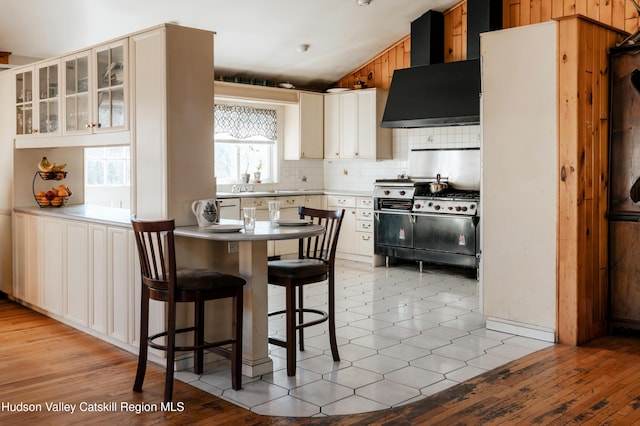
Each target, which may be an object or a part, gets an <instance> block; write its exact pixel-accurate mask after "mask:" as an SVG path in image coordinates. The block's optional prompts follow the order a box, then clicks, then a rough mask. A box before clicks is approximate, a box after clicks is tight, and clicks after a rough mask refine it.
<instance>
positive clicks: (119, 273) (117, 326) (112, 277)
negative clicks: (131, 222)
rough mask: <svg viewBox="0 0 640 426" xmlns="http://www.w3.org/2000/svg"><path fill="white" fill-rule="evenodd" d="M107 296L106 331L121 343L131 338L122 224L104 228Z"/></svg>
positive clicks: (125, 240) (128, 254)
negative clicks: (106, 254) (107, 314)
mask: <svg viewBox="0 0 640 426" xmlns="http://www.w3.org/2000/svg"><path fill="white" fill-rule="evenodd" d="M107 247H108V257H107V265H108V266H107V267H108V269H107V277H108V281H107V299H108V303H107V306H108V313H109V322H108V328H107V334H108V335H109V336H110V337H112V338H114V339H117V340H120V341H122V342H123V343H129V341H130V339H131V340H133V326H134V325H133V320H132V318H130V315H127V314H126V313H130V312H132V310H131V308H132V307H133V285H132V283H131V276H132V274H131V259H132V255H135V254H134V253H132V252H131V250H129V235H128V231H127V229H125V228H115V227H108V228H107Z"/></svg>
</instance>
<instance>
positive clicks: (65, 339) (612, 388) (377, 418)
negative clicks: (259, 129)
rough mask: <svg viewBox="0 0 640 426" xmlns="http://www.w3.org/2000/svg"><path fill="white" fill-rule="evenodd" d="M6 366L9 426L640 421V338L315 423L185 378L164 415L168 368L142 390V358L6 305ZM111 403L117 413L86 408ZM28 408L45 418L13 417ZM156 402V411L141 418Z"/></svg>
mask: <svg viewBox="0 0 640 426" xmlns="http://www.w3.org/2000/svg"><path fill="white" fill-rule="evenodd" d="M0 359H1V361H0V424H20V425H41V424H51V425H57V424H64V425H75V424H78V425H87V424H181V425H183V424H190V425H200V424H203V425H204V424H216V425H219V424H246V425H289V424H296V425H298V424H299V425H307V424H309V425H329V424H331V425H337V424H340V425H374V424H394V425H395V424H434V425H436V424H442V425H452V424H460V425H471V424H482V425H490V424H509V425H511V424H581V425H582V424H612V425H616V424H620V425H622V424H624V425H628V424H634V423H640V380H639V379H640V369H639V368H638V365H640V339H638V338H634V337H620V336H617V337H606V338H602V339H598V340H595V341H593V342H591V343H590V344H589V345H586V346H583V347H578V348H574V347H569V346H563V345H556V346H554V347H551V348H548V349H544V350H541V351H539V352H536V353H534V354H532V355H530V356H527V357H525V358H522V359H520V360H517V361H514V362H511V363H509V364H507V365H506V366H504V367H502V368H499V369H496V370H492V371H489V372H487V373H485V374H483V375H481V376H478V377H476V378H474V379H472V380H469V381H467V382H464V383H462V384H460V385H457V386H455V387H453V388H450V389H448V390H445V391H443V392H441V393H439V394H436V395H433V396H431V397H427V398H425V399H423V400H421V401H418V402H415V403H412V404H408V405H405V406H402V407H397V408H393V409H389V410H382V411H376V412H371V413H363V414H358V415H350V416H335V417H316V418H282V417H266V416H260V415H257V414H254V413H252V412H250V411H247V410H245V409H243V408H240V407H238V406H236V405H233V404H231V403H228V402H226V401H224V400H222V399H220V398H217V397H215V396H212V395H210V394H208V393H205V392H203V391H201V390H199V389H196V388H194V387H191V386H189V385H187V384H185V383H182V382H180V381H177V380H176V382H175V388H174V395H176V397H175V400H176V401H180V402H182V403H184V410H183V411H175V412H170V411H160V401H161V400H162V392H163V380H164V370H163V368H161V367H159V366H157V365H155V364H152V363H149V367H148V369H147V376H146V379H145V384H144V390H143V392H142V393H136V392H133V391H132V389H131V388H132V385H133V379H134V376H135V367H136V361H137V357H136V356H135V355H133V354H130V353H128V352H125V351H123V350H121V349H118V348H116V347H114V346H112V345H110V344H108V343H105V342H103V341H100V340H98V339H96V338H93V337H91V336H89V335H86V334H84V333H82V332H79V331H77V330H74V329H73V328H70V327H68V326H66V325H63V324H61V323H58V322H56V321H54V320H52V319H50V318H47V317H45V316H42V315H40V314H38V313H35V312H33V311H31V310H29V309H27V308H24V307H22V306H20V305H17V304H15V303H12V302H10V301H8V300H6V299H3V300H0ZM60 402H63V403H67V404H75V412H74V413H73V414H71V413H61V412H53V411H48V407H47V405H46V404H47V403H48V404H52V403H60ZM111 402H115V403H116V404H115V409H113V410H112V411H105V412H91V411H86V410H87V408H99V407H106V408H111V407H112V406H111V405H110V404H109V403H111ZM81 403H85V404H89V405H88V407H84V406H81V405H80V404H81ZM123 403H124V404H130V406H129V407H130V409H129V410H126V409H123V407H122V404H123ZM9 404H10V405H11V408H8V405H9ZM20 404H32V408H37V407H41V411H30V412H25V411H12V409H16V408H18V407H20ZM136 404H138V405H136ZM140 404H146V405H140ZM154 404H156V405H157V408H158V410H157V411H149V412H143V413H140V414H136V413H135V409H136V408H140V407H141V408H145V407H146V408H147V409H153V408H154V407H155V406H154ZM81 408H83V409H84V411H80V410H81ZM176 408H177V409H179V406H176Z"/></svg>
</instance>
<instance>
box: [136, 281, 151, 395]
mask: <svg viewBox="0 0 640 426" xmlns="http://www.w3.org/2000/svg"><path fill="white" fill-rule="evenodd" d="M148 336H149V289H148V288H147V286H146V285H143V286H142V295H141V297H140V350H139V352H138V369H137V371H136V380H135V383H134V384H133V390H134V391H136V392H141V391H142V383H143V382H144V375H145V372H146V371H147V352H148V350H149V344H148V340H147V338H148Z"/></svg>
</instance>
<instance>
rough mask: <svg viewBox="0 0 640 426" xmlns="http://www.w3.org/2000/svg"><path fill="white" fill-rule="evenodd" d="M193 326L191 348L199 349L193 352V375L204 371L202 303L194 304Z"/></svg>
mask: <svg viewBox="0 0 640 426" xmlns="http://www.w3.org/2000/svg"><path fill="white" fill-rule="evenodd" d="M194 308H195V315H194V319H193V322H194V325H195V327H196V329H195V330H194V332H193V346H195V347H196V348H199V349H194V351H193V371H194V373H195V374H202V370H203V369H204V349H202V345H203V344H204V302H202V301H200V302H196V303H195V307H194Z"/></svg>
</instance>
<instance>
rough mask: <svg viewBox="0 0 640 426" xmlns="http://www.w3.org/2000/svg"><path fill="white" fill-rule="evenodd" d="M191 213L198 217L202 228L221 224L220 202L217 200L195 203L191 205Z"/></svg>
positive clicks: (197, 201)
mask: <svg viewBox="0 0 640 426" xmlns="http://www.w3.org/2000/svg"><path fill="white" fill-rule="evenodd" d="M191 211H192V212H193V214H194V215H195V216H196V219H197V220H198V226H200V227H205V226H210V225H214V224H216V223H218V222H220V202H219V201H218V200H216V199H215V198H210V199H207V200H196V201H194V202H193V203H192V204H191Z"/></svg>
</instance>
